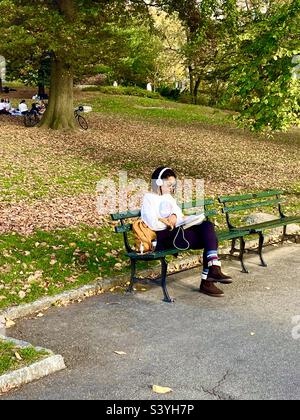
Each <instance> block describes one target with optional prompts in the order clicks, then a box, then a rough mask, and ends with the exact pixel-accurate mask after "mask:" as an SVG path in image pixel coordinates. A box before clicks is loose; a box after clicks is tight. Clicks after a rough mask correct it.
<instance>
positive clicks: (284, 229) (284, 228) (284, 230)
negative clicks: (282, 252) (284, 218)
mask: <svg viewBox="0 0 300 420" xmlns="http://www.w3.org/2000/svg"><path fill="white" fill-rule="evenodd" d="M286 229H287V225H284V226H283V232H282V240H281V243H282V244H283V243H284V240H285V238H286V236H287V235H286Z"/></svg>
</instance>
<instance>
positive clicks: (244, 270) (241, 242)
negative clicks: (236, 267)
mask: <svg viewBox="0 0 300 420" xmlns="http://www.w3.org/2000/svg"><path fill="white" fill-rule="evenodd" d="M244 255H245V240H244V238H243V237H241V238H240V262H241V265H242V273H249V271H248V269H247V268H246V266H245V263H244Z"/></svg>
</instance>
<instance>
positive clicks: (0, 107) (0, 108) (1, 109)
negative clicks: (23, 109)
mask: <svg viewBox="0 0 300 420" xmlns="http://www.w3.org/2000/svg"><path fill="white" fill-rule="evenodd" d="M0 114H9V112H8V110H7V109H6V102H5V100H4V99H1V102H0Z"/></svg>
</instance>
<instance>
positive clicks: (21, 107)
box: [19, 99, 28, 115]
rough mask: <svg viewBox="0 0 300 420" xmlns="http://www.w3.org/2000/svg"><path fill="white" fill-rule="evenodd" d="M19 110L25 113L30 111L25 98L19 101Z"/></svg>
mask: <svg viewBox="0 0 300 420" xmlns="http://www.w3.org/2000/svg"><path fill="white" fill-rule="evenodd" d="M19 111H20V112H21V114H23V115H25V114H27V112H28V106H27V104H26V101H25V99H23V100H22V101H21V102H20V103H19Z"/></svg>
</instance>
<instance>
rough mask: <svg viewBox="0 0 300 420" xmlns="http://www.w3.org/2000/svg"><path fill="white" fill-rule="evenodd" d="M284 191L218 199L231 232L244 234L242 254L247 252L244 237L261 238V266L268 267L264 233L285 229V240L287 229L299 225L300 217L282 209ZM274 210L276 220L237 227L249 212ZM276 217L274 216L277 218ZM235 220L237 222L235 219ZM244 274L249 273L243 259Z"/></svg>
mask: <svg viewBox="0 0 300 420" xmlns="http://www.w3.org/2000/svg"><path fill="white" fill-rule="evenodd" d="M282 194H283V191H262V192H258V193H253V194H244V195H229V196H221V197H219V198H218V200H219V202H220V203H221V204H222V205H223V210H222V211H223V213H224V214H225V215H226V222H227V226H228V230H229V232H232V233H233V232H239V234H241V232H242V233H243V232H244V234H243V235H242V236H241V237H240V252H241V253H244V252H245V240H244V237H245V236H248V235H253V234H257V235H258V237H259V245H258V249H257V253H258V255H259V257H260V261H261V265H262V266H263V267H266V266H267V264H266V262H265V261H264V258H263V244H264V231H265V230H268V229H274V228H278V227H283V240H284V238H285V237H286V236H287V235H286V229H287V226H288V225H289V224H291V223H299V222H300V216H286V215H285V213H284V212H283V209H282V203H283V202H284V201H285V200H284V198H282ZM266 207H267V208H272V209H273V210H275V211H274V213H275V215H276V217H274V220H268V221H265V222H260V223H255V224H246V225H242V226H239V225H238V226H236V223H238V224H240V223H241V220H242V217H243V216H245V212H247V211H248V210H253V209H255V210H262V209H265V208H266ZM275 215H274V216H275ZM234 218H235V220H236V221H235V222H234V221H233V219H234ZM236 240H237V239H236V238H233V239H232V247H231V253H232V254H233V253H234V251H235V243H236ZM241 262H242V267H243V272H246V273H247V272H248V270H247V269H246V267H245V264H244V262H243V258H241Z"/></svg>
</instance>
